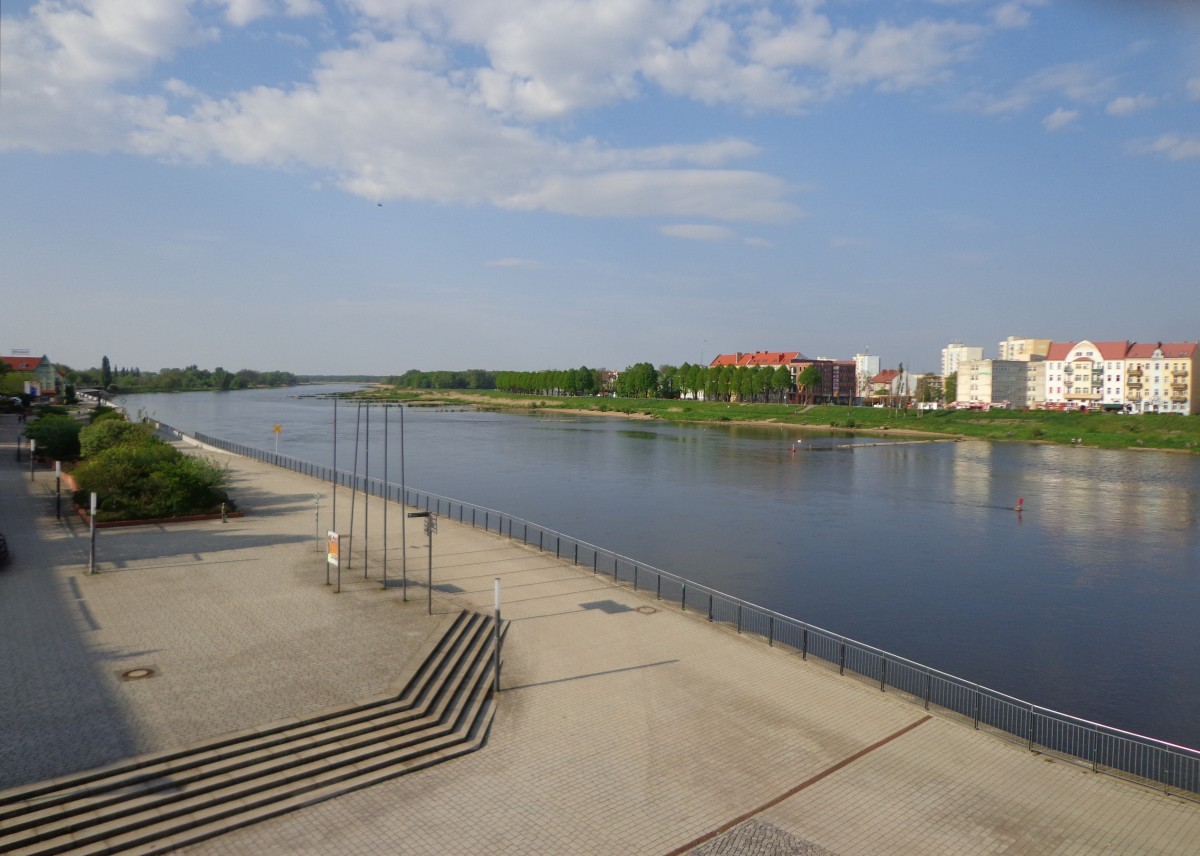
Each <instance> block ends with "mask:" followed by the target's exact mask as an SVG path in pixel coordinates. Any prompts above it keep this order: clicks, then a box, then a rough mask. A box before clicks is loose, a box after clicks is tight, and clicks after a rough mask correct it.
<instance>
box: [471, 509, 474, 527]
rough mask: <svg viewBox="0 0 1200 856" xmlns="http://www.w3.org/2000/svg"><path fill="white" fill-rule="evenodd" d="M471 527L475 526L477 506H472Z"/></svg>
mask: <svg viewBox="0 0 1200 856" xmlns="http://www.w3.org/2000/svg"><path fill="white" fill-rule="evenodd" d="M471 528H472V529H474V528H475V508H474V506H472V507H471Z"/></svg>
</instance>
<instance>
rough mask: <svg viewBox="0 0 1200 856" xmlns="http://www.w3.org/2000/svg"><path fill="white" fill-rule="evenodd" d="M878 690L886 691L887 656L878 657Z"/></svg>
mask: <svg viewBox="0 0 1200 856" xmlns="http://www.w3.org/2000/svg"><path fill="white" fill-rule="evenodd" d="M879 691H880V692H881V693H885V692H887V657H880V658H879Z"/></svg>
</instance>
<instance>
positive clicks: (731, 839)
mask: <svg viewBox="0 0 1200 856" xmlns="http://www.w3.org/2000/svg"><path fill="white" fill-rule="evenodd" d="M689 853H690V856H837V854H835V853H832V852H831V851H829V850H826V849H825V848H824V847H818V846H817V845H815V844H813V843H812V842H811V841H804V840H802V839H800V838H797V837H796V836H794V835H792V834H790V833H788V832H785V831H784V830H782V829H780V828H779V827H778V826H773V825H772V824H769V823H766V822H764V821H761V820H754V819H750V820H747V821H746V822H745V823H739V824H738V825H737V826H735V827H734V828H733V829H731V830H729V831H728V832H726V833H725V834H724V835H720V836H717V837H716V838H714V839H713V840H712V841H710V842H708V843H707V844H702V845H700V846H699V847H696V848H694V849H693V850H690V851H689Z"/></svg>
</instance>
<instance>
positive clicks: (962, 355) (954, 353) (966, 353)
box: [942, 342, 983, 377]
mask: <svg viewBox="0 0 1200 856" xmlns="http://www.w3.org/2000/svg"><path fill="white" fill-rule="evenodd" d="M982 359H983V348H979V347H976V346H974V345H964V344H962V343H961V342H951V343H950V344H949V345H947V346H946V347H944V348H942V377H950V375H952V374H954V373H955V372H957V371H958V365H959V363H961V362H965V361H967V360H982Z"/></svg>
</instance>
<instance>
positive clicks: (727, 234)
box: [658, 223, 733, 241]
mask: <svg viewBox="0 0 1200 856" xmlns="http://www.w3.org/2000/svg"><path fill="white" fill-rule="evenodd" d="M658 231H659V233H660V234H663V235H666V236H667V237H669V238H684V239H686V240H689V241H727V240H729V239H730V238H732V237H733V231H732V230H731V229H727V228H725V227H724V226H708V225H704V224H701V223H680V224H679V225H675V226H661V227H660V228H659V230H658Z"/></svg>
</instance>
